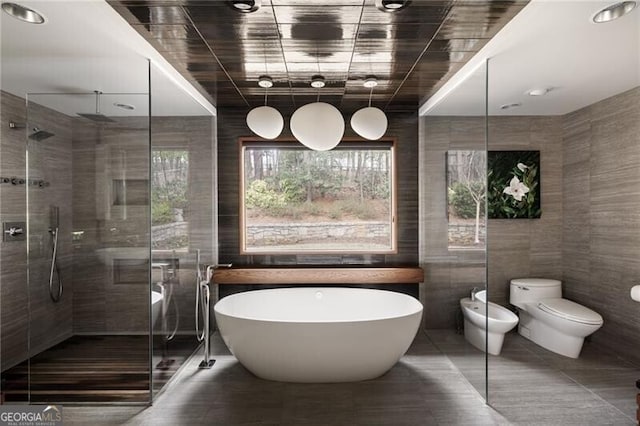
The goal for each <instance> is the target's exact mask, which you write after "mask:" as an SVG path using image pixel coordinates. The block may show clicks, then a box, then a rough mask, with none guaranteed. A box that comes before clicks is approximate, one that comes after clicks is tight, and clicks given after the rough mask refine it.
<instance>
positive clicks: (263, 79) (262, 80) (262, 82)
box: [258, 75, 273, 89]
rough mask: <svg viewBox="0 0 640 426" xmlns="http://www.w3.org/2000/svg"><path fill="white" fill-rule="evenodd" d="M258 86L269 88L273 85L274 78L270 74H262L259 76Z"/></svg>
mask: <svg viewBox="0 0 640 426" xmlns="http://www.w3.org/2000/svg"><path fill="white" fill-rule="evenodd" d="M258 86H260V87H264V88H265V89H268V88H269V87H273V80H272V79H271V77H269V76H268V75H261V76H260V77H259V78H258Z"/></svg>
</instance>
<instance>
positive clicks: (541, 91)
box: [527, 87, 551, 96]
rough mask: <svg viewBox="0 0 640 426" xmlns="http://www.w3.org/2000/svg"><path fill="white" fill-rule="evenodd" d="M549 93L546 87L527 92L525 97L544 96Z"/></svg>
mask: <svg viewBox="0 0 640 426" xmlns="http://www.w3.org/2000/svg"><path fill="white" fill-rule="evenodd" d="M550 91H551V89H550V88H548V87H541V88H537V89H531V90H529V91H527V95H529V96H544V95H546V94H547V93H549V92H550Z"/></svg>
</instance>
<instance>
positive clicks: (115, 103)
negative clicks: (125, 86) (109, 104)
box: [113, 102, 136, 111]
mask: <svg viewBox="0 0 640 426" xmlns="http://www.w3.org/2000/svg"><path fill="white" fill-rule="evenodd" d="M113 106H116V107H118V108H122V109H126V110H127V111H133V110H134V109H136V107H135V106H133V105H129V104H122V103H120V102H114V103H113Z"/></svg>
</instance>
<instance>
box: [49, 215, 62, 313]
mask: <svg viewBox="0 0 640 426" xmlns="http://www.w3.org/2000/svg"><path fill="white" fill-rule="evenodd" d="M59 230H60V208H59V207H58V206H51V207H50V208H49V233H50V234H51V268H50V269H49V296H50V297H51V300H53V301H54V302H55V303H58V302H59V301H60V299H61V298H62V290H63V287H62V278H61V277H60V268H59V267H58V234H59ZM56 276H57V278H58V279H57V284H58V290H57V291H54V289H53V288H54V277H56Z"/></svg>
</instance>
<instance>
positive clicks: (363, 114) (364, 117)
mask: <svg viewBox="0 0 640 426" xmlns="http://www.w3.org/2000/svg"><path fill="white" fill-rule="evenodd" d="M377 85H378V81H377V80H376V78H375V77H368V78H367V79H366V80H365V81H364V87H367V88H369V89H371V91H370V92H369V106H368V107H365V108H362V109H359V110H358V111H356V112H355V113H354V114H353V115H352V116H351V128H352V129H353V131H354V132H356V133H357V134H358V135H360V136H362V137H363V138H365V139H369V140H372V141H375V140H378V139H380V138H381V137H382V136H384V134H385V132H386V131H387V126H388V125H389V122H388V120H387V116H386V115H385V113H384V112H383V111H382V110H381V109H380V108H376V107H372V106H371V95H372V94H373V88H374V87H376V86H377Z"/></svg>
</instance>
